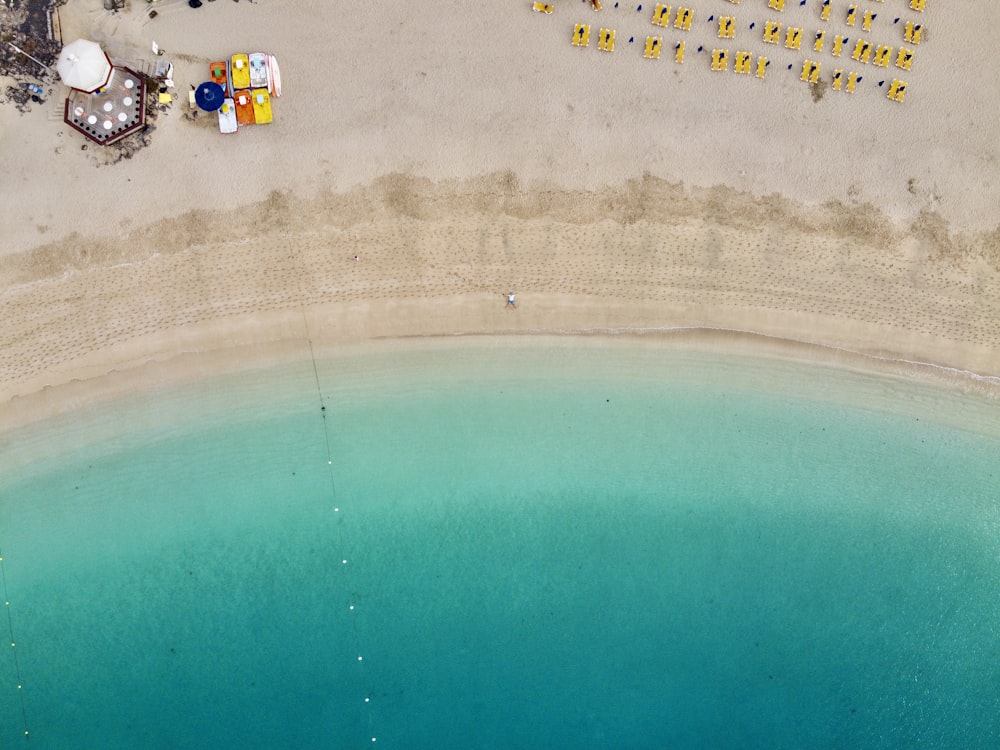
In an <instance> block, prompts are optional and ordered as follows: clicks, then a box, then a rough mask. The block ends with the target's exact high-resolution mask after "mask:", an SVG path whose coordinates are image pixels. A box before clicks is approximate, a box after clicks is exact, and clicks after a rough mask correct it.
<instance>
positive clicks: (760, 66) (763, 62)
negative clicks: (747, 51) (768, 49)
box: [757, 57, 770, 78]
mask: <svg viewBox="0 0 1000 750" xmlns="http://www.w3.org/2000/svg"><path fill="white" fill-rule="evenodd" d="M768 65H770V63H769V62H768V61H767V58H766V57H758V58H757V77H758V78H763V77H764V73H766V72H767V66H768Z"/></svg>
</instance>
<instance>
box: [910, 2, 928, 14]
mask: <svg viewBox="0 0 1000 750" xmlns="http://www.w3.org/2000/svg"><path fill="white" fill-rule="evenodd" d="M926 4H927V0H910V10H915V11H918V12H920V13H923V12H924V5H926Z"/></svg>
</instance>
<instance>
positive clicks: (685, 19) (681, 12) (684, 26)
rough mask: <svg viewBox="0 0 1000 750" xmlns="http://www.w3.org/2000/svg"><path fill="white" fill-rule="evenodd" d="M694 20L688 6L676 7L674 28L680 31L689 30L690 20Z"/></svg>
mask: <svg viewBox="0 0 1000 750" xmlns="http://www.w3.org/2000/svg"><path fill="white" fill-rule="evenodd" d="M693 20H694V13H692V12H691V9H690V8H678V9H677V17H676V18H675V19H674V28H675V29H680V30H681V31H691V22H692V21H693Z"/></svg>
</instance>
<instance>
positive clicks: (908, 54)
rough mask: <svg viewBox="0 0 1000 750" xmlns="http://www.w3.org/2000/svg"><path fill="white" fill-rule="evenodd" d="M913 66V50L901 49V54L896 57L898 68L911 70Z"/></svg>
mask: <svg viewBox="0 0 1000 750" xmlns="http://www.w3.org/2000/svg"><path fill="white" fill-rule="evenodd" d="M911 65H913V50H912V49H907V48H906V47H900V48H899V54H898V55H896V67H897V68H902V69H903V70H909V69H910V66H911Z"/></svg>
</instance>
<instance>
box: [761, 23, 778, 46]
mask: <svg viewBox="0 0 1000 750" xmlns="http://www.w3.org/2000/svg"><path fill="white" fill-rule="evenodd" d="M780 33H781V24H780V23H778V22H777V21H768V22H767V23H765V24H764V41H765V42H767V43H768V44H777V43H778V35H779V34H780Z"/></svg>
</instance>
